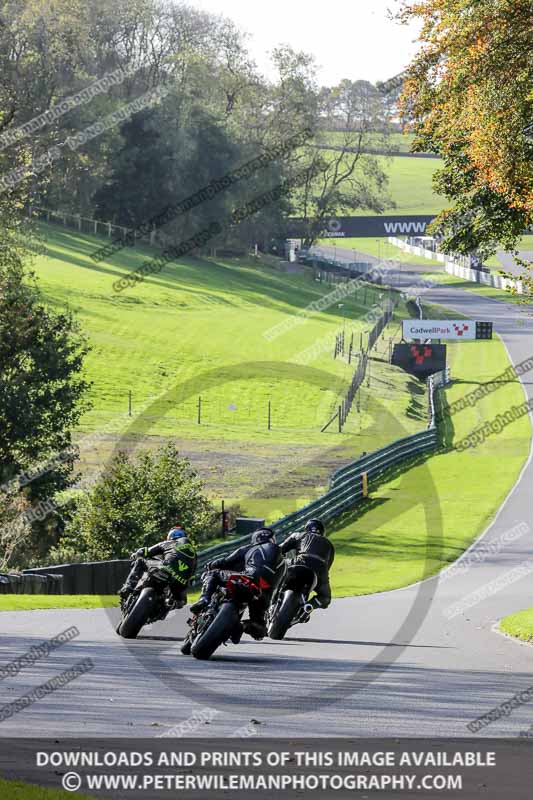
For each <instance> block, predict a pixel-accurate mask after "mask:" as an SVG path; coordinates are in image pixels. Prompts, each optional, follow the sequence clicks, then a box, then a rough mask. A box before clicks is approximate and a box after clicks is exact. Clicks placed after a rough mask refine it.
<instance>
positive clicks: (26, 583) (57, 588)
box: [0, 570, 63, 594]
mask: <svg viewBox="0 0 533 800" xmlns="http://www.w3.org/2000/svg"><path fill="white" fill-rule="evenodd" d="M44 572H46V573H47V574H42V575H40V574H36V575H31V574H28V573H27V572H3V573H0V594H63V576H62V575H51V574H49V572H48V570H45V571H44Z"/></svg>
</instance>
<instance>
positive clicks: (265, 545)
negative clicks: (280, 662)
mask: <svg viewBox="0 0 533 800" xmlns="http://www.w3.org/2000/svg"><path fill="white" fill-rule="evenodd" d="M207 569H208V570H209V574H208V575H207V577H206V579H205V581H204V585H203V589H202V594H201V596H200V598H199V599H198V600H197V602H196V603H193V604H192V605H191V611H192V613H193V614H200V613H201V612H202V611H204V609H206V608H207V606H208V605H209V603H210V602H211V598H212V596H213V594H214V592H215V590H216V589H217V588H218V587H219V586H221V585H223V584H224V583H225V582H226V580H227V579H228V577H229V576H230V575H231V574H233V573H235V572H241V573H243V574H245V575H248V576H249V577H250V578H252V580H253V581H254V582H255V583H256V584H257V585H258V586H259V588H260V589H261V590H262V592H261V596H260V597H259V598H257V599H256V600H253V601H252V602H251V603H250V605H249V611H250V621H249V623H246V622H245V623H244V625H243V629H244V632H245V633H248V634H250V636H253V637H254V639H262V638H263V637H264V636H266V633H267V629H266V624H265V614H266V611H267V609H268V606H269V605H270V599H271V597H272V593H273V591H274V589H275V588H276V585H277V583H278V581H279V579H280V577H281V575H282V570H283V558H282V555H281V550H280V548H279V545H277V544H276V541H275V538H274V532H273V531H272V530H270V528H261V529H260V530H258V531H255V533H254V534H253V535H252V540H251V543H250V544H246V545H244V546H243V547H239V548H238V550H234V552H233V553H230V555H228V556H223V557H222V558H217V559H215V560H214V561H211V562H210V563H209V564H208V565H207Z"/></svg>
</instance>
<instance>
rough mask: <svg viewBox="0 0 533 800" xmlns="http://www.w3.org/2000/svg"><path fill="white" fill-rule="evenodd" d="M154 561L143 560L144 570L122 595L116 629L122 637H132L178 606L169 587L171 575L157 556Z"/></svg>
mask: <svg viewBox="0 0 533 800" xmlns="http://www.w3.org/2000/svg"><path fill="white" fill-rule="evenodd" d="M153 562H155V563H152V564H151V565H148V564H146V562H145V567H146V570H145V572H144V573H143V575H142V576H141V578H140V580H139V581H138V583H137V585H136V587H135V589H133V591H132V592H130V594H128V595H127V596H126V597H124V598H121V601H120V610H121V612H122V617H121V620H120V622H119V624H118V625H117V627H116V629H115V630H116V632H117V633H118V634H119V636H122V637H123V638H124V639H135V638H136V636H137V635H138V634H139V632H140V630H141V628H143V627H144V626H145V625H150V624H151V623H152V622H159V621H160V620H163V619H165V617H166V616H167V614H168V613H169V611H172V610H173V609H175V608H179V607H180V606H179V605H178V604H177V603H176V601H175V600H174V597H173V595H172V592H171V589H170V580H171V576H170V575H169V573H168V572H167V571H166V570H165V569H163V567H162V562H161V561H160V560H159V559H154V560H153Z"/></svg>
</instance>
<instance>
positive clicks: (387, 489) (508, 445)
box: [331, 339, 531, 597]
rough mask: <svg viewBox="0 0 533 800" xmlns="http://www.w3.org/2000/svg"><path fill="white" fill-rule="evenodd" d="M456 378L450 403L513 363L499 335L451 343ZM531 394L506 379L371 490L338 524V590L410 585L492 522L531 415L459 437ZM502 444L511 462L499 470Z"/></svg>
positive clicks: (447, 396)
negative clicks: (469, 442) (477, 437)
mask: <svg viewBox="0 0 533 800" xmlns="http://www.w3.org/2000/svg"><path fill="white" fill-rule="evenodd" d="M448 354H449V355H448V361H449V364H450V367H451V376H452V383H451V385H450V387H449V388H447V389H446V390H445V392H444V393H443V395H444V400H443V402H444V404H445V405H446V404H449V403H452V402H453V401H455V400H457V399H459V398H460V397H462V396H463V395H464V394H466V393H467V392H468V391H471V390H472V389H473V388H475V387H476V386H477V385H479V384H481V383H485V382H488V381H490V380H491V379H493V378H494V377H495V376H497V375H498V374H499V373H500V372H503V370H504V369H505V368H506V367H507V366H508V365H509V361H508V357H507V353H506V350H505V348H504V346H503V344H502V343H501V341H500V340H499V339H493V340H492V341H487V342H484V341H479V342H472V343H468V344H466V343H465V344H463V343H459V344H450V345H449V346H448ZM523 401H524V393H523V390H522V388H521V386H520V383H519V381H518V380H517V379H516V380H514V381H509V382H508V383H505V384H503V385H502V386H501V388H499V389H498V390H497V391H495V392H493V393H492V394H490V395H488V396H486V397H484V398H483V399H482V400H480V401H479V402H478V403H477V404H476V405H474V406H473V407H471V408H468V409H465V410H463V411H460V412H459V413H457V414H455V415H454V416H453V417H452V418H449V417H448V418H447V419H445V421H444V424H443V425H442V426H441V435H442V438H443V444H442V447H441V448H440V450H439V451H438V452H437V453H436V454H435V455H431V456H429V457H428V458H427V459H425V460H423V461H421V462H420V463H418V464H417V465H415V466H413V467H411V468H410V469H407V468H405V467H404V468H402V469H401V470H399V471H398V474H397V475H395V476H394V477H392V478H391V480H389V481H387V482H386V483H383V484H382V485H380V486H379V487H377V488H374V489H371V496H370V498H369V499H368V500H367V501H366V502H365V503H364V504H362V505H360V506H358V507H357V508H356V509H354V511H353V513H352V514H351V515H349V516H347V517H345V518H344V519H342V520H339V522H338V523H337V525H336V526H335V527H334V528H333V530H332V540H333V541H334V543H335V546H336V550H337V557H336V560H335V563H334V565H333V569H332V574H331V580H332V588H333V593H334V595H335V596H337V597H340V596H345V595H358V594H368V593H370V592H377V591H384V590H389V589H394V588H398V587H401V586H406V585H409V584H411V583H414V582H416V581H419V580H422V579H424V578H426V577H428V576H430V575H433V574H435V573H437V572H439V571H440V570H441V569H443V568H444V567H445V566H447V565H448V564H449V563H451V562H453V561H455V560H456V559H457V558H458V557H459V555H460V554H461V553H462V552H463V551H464V550H465V549H466V547H468V545H470V544H471V542H472V541H473V540H474V539H475V538H476V537H477V536H479V535H480V534H481V533H482V531H483V530H484V529H485V528H486V527H487V526H488V525H489V524H490V522H491V520H492V519H493V518H494V516H495V514H496V512H497V511H498V509H499V507H500V505H501V503H502V502H503V500H504V498H505V497H506V496H507V494H508V493H509V491H510V490H511V488H512V486H513V485H514V483H515V481H516V479H517V477H518V475H519V472H520V470H521V468H522V466H523V464H524V462H525V461H526V459H527V456H528V453H529V446H530V438H531V425H530V422H529V418H528V417H527V416H524V417H522V418H521V419H519V420H518V421H516V422H514V423H513V424H511V425H508V426H507V427H506V428H504V429H503V430H502V432H501V433H500V434H499V435H493V436H490V437H488V438H487V439H486V440H485V441H484V442H483V443H482V444H481V445H478V446H477V447H475V448H470V449H468V450H465V451H463V452H459V451H457V450H456V449H454V443H457V442H458V440H460V439H461V438H463V437H464V436H467V435H468V434H469V433H471V432H472V431H473V430H474V429H476V428H478V427H479V426H480V425H482V424H483V423H484V422H485V421H486V420H490V419H492V418H493V417H495V416H496V415H497V414H499V413H504V412H505V411H506V410H507V409H508V408H509V407H510V406H511V405H518V404H520V403H522V402H523ZM502 453H505V470H502Z"/></svg>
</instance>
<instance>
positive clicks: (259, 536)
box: [252, 528, 274, 544]
mask: <svg viewBox="0 0 533 800" xmlns="http://www.w3.org/2000/svg"><path fill="white" fill-rule="evenodd" d="M273 541H274V531H273V530H272V528H259V530H258V531H255V533H253V534H252V544H266V542H273Z"/></svg>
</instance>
